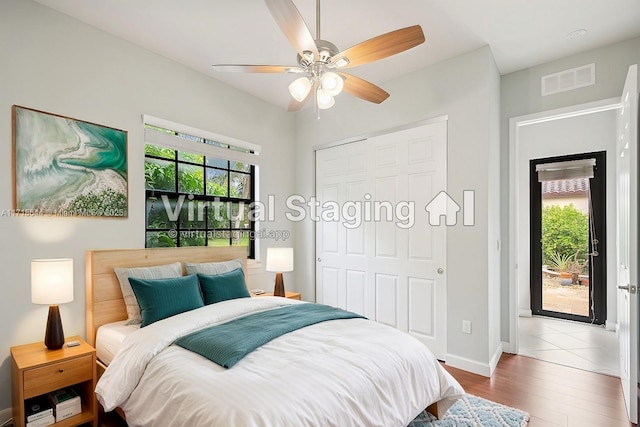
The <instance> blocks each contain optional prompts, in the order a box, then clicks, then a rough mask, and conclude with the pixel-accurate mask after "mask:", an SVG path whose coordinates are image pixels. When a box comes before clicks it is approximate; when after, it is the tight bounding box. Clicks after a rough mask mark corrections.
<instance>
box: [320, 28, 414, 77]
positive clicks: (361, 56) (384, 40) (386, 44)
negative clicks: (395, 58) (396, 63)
mask: <svg viewBox="0 0 640 427" xmlns="http://www.w3.org/2000/svg"><path fill="white" fill-rule="evenodd" d="M424 40H425V38H424V33H423V32H422V27H420V25H414V26H412V27H407V28H402V29H400V30H395V31H391V32H390V33H386V34H382V35H380V36H378V37H374V38H372V39H369V40H367V41H364V42H362V43H358V44H357V45H355V46H352V47H350V48H349V49H347V50H344V51H342V52H340V53H338V54H337V55H335V56H334V57H333V58H331V63H332V64H336V63H337V62H338V60H340V59H341V58H346V59H348V60H349V64H348V65H346V66H345V67H342V68H350V67H357V66H358V65H363V64H366V63H369V62H373V61H378V60H379V59H383V58H386V57H388V56H392V55H395V54H397V53H400V52H404V51H405V50H408V49H411V48H412V47H416V46H418V45H419V44H422V43H424Z"/></svg>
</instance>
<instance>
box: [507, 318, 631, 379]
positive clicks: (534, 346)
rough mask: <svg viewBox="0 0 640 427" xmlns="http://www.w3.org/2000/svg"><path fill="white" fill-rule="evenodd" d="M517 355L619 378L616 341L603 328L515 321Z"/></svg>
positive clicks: (552, 321)
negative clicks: (516, 325) (517, 345)
mask: <svg viewBox="0 0 640 427" xmlns="http://www.w3.org/2000/svg"><path fill="white" fill-rule="evenodd" d="M518 322H519V327H518V343H519V347H520V353H519V354H520V355H523V356H529V357H533V358H536V359H540V360H545V361H547V362H552V363H557V364H559V365H565V366H572V367H574V368H578V369H584V370H587V371H592V372H597V373H601V374H607V375H612V376H616V377H618V376H620V373H619V372H620V367H619V360H618V340H617V337H616V333H615V332H614V331H607V330H605V329H604V327H603V326H595V325H589V324H585V323H581V322H571V321H568V320H559V319H552V318H548V317H537V316H534V317H520V318H519V319H518Z"/></svg>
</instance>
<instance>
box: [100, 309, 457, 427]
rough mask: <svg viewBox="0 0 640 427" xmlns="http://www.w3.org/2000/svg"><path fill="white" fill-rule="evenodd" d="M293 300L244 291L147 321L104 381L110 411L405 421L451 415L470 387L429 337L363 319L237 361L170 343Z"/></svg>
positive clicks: (296, 336) (146, 417)
mask: <svg viewBox="0 0 640 427" xmlns="http://www.w3.org/2000/svg"><path fill="white" fill-rule="evenodd" d="M296 303H300V302H298V301H293V300H288V299H284V298H276V297H271V298H270V297H261V298H242V299H237V300H231V301H225V302H222V303H218V304H213V305H209V306H205V307H203V308H200V309H197V310H193V311H190V312H187V313H182V314H180V315H177V316H173V317H171V318H168V319H165V320H162V321H159V322H156V323H153V324H151V325H149V326H147V327H144V328H141V329H140V330H138V331H136V332H134V333H132V334H130V335H129V336H128V337H127V338H126V339H125V341H124V342H123V345H122V348H121V349H120V351H119V352H118V353H117V354H116V357H115V358H114V359H113V361H112V362H111V364H110V365H109V367H108V369H107V370H106V372H105V373H104V375H103V376H102V378H101V379H100V381H99V382H98V385H97V388H96V394H97V396H98V400H99V401H100V403H101V404H102V405H103V407H104V408H105V410H107V411H110V410H112V409H114V408H115V407H117V406H120V407H121V408H122V409H123V410H124V411H125V413H126V416H127V423H128V424H129V426H131V427H135V426H145V427H152V426H162V427H166V426H172V427H175V426H191V427H196V426H206V427H216V426H221V427H233V426H242V427H252V426H256V427H257V426H260V427H269V426H295V427H303V426H314V427H316V426H336V427H338V426H339V427H348V426H381V427H393V426H398V427H405V426H406V425H407V424H409V422H411V420H412V419H413V418H414V417H416V416H417V415H418V414H419V413H420V412H421V411H422V410H424V409H425V408H426V407H427V406H428V405H430V404H431V403H433V402H436V401H437V402H439V403H438V411H439V413H444V412H445V411H446V410H447V409H448V408H449V406H451V405H452V404H453V402H455V400H456V399H457V398H458V397H459V396H460V395H462V394H463V393H464V391H463V390H462V388H461V387H460V385H459V384H458V383H457V382H456V381H455V379H453V377H451V376H450V375H449V374H448V373H447V372H446V371H445V370H444V369H443V368H442V367H441V366H440V365H439V363H438V361H437V360H436V359H435V357H434V356H433V355H432V354H431V352H430V351H429V350H427V349H426V347H424V345H423V344H421V343H419V342H418V341H417V340H415V339H413V338H412V337H410V336H408V335H407V334H405V333H402V332H399V331H397V330H395V329H393V328H389V327H387V326H384V325H381V324H378V323H376V322H373V321H370V320H364V319H348V320H333V321H328V322H323V323H319V324H317V325H313V326H308V327H306V328H302V329H300V330H297V331H294V332H291V333H289V334H286V335H284V336H282V337H279V338H276V339H274V340H273V341H271V342H269V343H268V344H266V345H264V346H262V347H260V348H259V349H258V350H256V351H254V352H252V353H250V354H249V355H248V356H246V357H245V358H244V359H242V360H241V361H240V362H239V363H238V364H237V365H235V366H234V367H233V368H231V369H224V368H222V367H221V366H219V365H217V364H215V363H213V362H210V361H209V360H207V359H205V358H203V357H201V356H199V355H198V354H195V353H192V352H190V351H188V350H185V349H183V348H181V347H179V346H174V345H172V343H173V342H174V341H175V340H176V339H177V338H178V337H180V336H183V335H186V334H188V333H190V332H192V331H195V330H198V329H201V328H203V327H206V326H210V325H213V324H218V323H224V322H226V321H228V320H231V319H233V318H236V317H239V316H243V315H246V314H248V313H251V312H255V311H261V310H266V309H271V308H275V307H279V306H282V305H287V304H296ZM247 333H251V331H247Z"/></svg>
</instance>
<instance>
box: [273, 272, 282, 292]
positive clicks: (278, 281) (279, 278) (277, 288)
mask: <svg viewBox="0 0 640 427" xmlns="http://www.w3.org/2000/svg"><path fill="white" fill-rule="evenodd" d="M273 295H274V296H276V297H283V296H284V279H283V278H282V273H276V285H275V287H274V288H273Z"/></svg>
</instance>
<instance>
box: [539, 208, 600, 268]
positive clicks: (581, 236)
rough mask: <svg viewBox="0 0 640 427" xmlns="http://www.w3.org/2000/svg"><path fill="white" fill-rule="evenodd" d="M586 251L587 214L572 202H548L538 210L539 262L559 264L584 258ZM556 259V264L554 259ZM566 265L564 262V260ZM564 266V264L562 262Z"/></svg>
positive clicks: (587, 248) (587, 235)
mask: <svg viewBox="0 0 640 427" xmlns="http://www.w3.org/2000/svg"><path fill="white" fill-rule="evenodd" d="M588 252H589V216H588V215H585V214H583V213H582V212H580V211H579V210H578V209H576V207H575V206H574V205H573V204H569V205H566V206H559V205H552V206H546V207H544V208H543V209H542V264H543V265H549V266H552V265H554V264H555V265H556V266H558V267H560V266H562V265H563V263H562V262H561V261H563V260H571V259H572V258H574V257H576V256H577V258H576V260H577V261H578V260H579V261H581V262H583V261H585V259H584V258H586V256H584V255H582V256H581V255H580V254H587V253H588ZM558 261H560V265H557V262H558ZM564 264H566V263H564ZM565 267H566V265H565Z"/></svg>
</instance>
